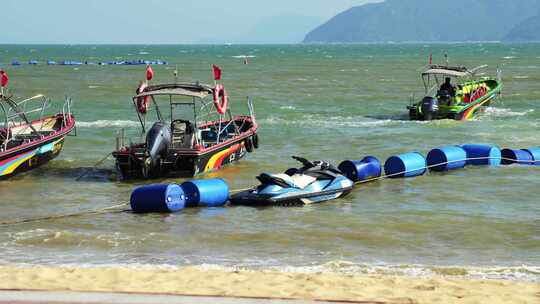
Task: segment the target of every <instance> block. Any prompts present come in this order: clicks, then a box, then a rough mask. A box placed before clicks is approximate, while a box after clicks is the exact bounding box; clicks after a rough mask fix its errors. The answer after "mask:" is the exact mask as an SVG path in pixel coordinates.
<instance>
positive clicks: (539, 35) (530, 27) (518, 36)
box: [504, 15, 540, 42]
mask: <svg viewBox="0 0 540 304" xmlns="http://www.w3.org/2000/svg"><path fill="white" fill-rule="evenodd" d="M504 41H506V42H528V41H529V42H533V41H534V42H540V15H538V16H534V17H531V18H529V19H527V20H525V21H523V22H521V23H520V24H518V25H517V26H516V27H514V29H512V30H511V31H510V33H508V35H506V37H505V38H504Z"/></svg>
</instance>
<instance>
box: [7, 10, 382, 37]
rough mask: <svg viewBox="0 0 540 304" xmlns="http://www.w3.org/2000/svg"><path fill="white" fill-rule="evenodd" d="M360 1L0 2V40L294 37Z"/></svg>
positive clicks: (301, 35) (300, 35)
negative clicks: (0, 15)
mask: <svg viewBox="0 0 540 304" xmlns="http://www.w3.org/2000/svg"><path fill="white" fill-rule="evenodd" d="M366 2H374V0H269V1H261V0H259V1H257V0H225V1H217V0H212V1H204V0H196V1H192V0H146V1H142V0H1V1H0V11H1V12H2V18H1V19H0V20H1V21H0V43H204V42H250V41H251V42H293V41H291V40H295V39H298V37H303V35H304V34H306V32H307V31H309V30H311V29H312V28H313V27H315V26H317V25H318V24H320V23H322V22H324V21H326V20H327V19H329V18H330V17H332V16H334V15H335V14H337V13H339V12H341V11H344V10H346V9H348V8H350V7H353V6H356V5H361V4H364V3H366ZM287 29H288V30H287ZM281 40H282V41H281ZM300 40H301V39H300Z"/></svg>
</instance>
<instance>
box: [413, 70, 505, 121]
mask: <svg viewBox="0 0 540 304" xmlns="http://www.w3.org/2000/svg"><path fill="white" fill-rule="evenodd" d="M486 67H487V66H486V65H483V66H479V67H476V68H474V69H471V70H469V69H467V68H466V67H450V66H441V65H430V66H429V68H428V69H427V70H426V71H425V72H423V73H422V80H423V82H424V88H425V97H424V98H423V99H422V100H421V101H419V102H416V103H415V101H414V100H411V104H410V105H409V106H408V107H407V109H408V110H409V117H410V119H411V120H433V119H455V120H468V119H471V118H473V117H474V116H475V115H476V114H477V113H479V112H480V110H481V109H482V107H485V106H489V105H490V103H491V102H492V101H493V100H494V99H495V98H496V97H497V96H498V95H500V93H501V90H502V82H501V72H500V70H498V71H497V78H491V77H485V76H484V73H480V70H482V69H483V68H486Z"/></svg>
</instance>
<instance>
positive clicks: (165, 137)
mask: <svg viewBox="0 0 540 304" xmlns="http://www.w3.org/2000/svg"><path fill="white" fill-rule="evenodd" d="M170 144H171V129H170V127H169V125H168V124H166V123H164V122H156V123H154V125H153V126H152V128H150V130H149V131H148V133H146V151H147V152H148V154H149V157H150V159H151V160H152V164H155V163H156V161H157V160H158V158H159V157H160V156H165V155H166V153H167V150H168V148H169V145H170Z"/></svg>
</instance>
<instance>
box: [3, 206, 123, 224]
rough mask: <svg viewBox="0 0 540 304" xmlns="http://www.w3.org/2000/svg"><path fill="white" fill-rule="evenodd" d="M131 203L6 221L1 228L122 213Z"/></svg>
mask: <svg viewBox="0 0 540 304" xmlns="http://www.w3.org/2000/svg"><path fill="white" fill-rule="evenodd" d="M128 205H129V203H122V204H118V205H114V206H110V207H106V208H101V209H95V210H87V211H82V212H78V213H70V214H61V215H51V216H46V217H39V218H30V219H18V220H13V221H5V222H0V226H8V225H17V224H24V223H33V222H42V221H48V220H56V219H62V218H68V217H77V216H84V215H92V214H105V213H121V212H125V211H127V210H124V209H119V208H123V207H126V206H128Z"/></svg>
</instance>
